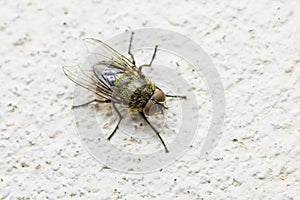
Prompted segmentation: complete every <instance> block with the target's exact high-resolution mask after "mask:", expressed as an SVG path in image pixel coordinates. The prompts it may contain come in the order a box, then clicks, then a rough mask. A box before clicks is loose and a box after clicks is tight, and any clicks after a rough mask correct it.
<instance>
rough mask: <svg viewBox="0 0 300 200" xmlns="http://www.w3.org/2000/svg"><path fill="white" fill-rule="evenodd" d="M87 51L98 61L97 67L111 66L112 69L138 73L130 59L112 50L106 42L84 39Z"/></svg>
mask: <svg viewBox="0 0 300 200" xmlns="http://www.w3.org/2000/svg"><path fill="white" fill-rule="evenodd" d="M84 41H85V43H86V46H87V50H88V52H89V53H90V54H92V55H94V56H95V57H96V59H97V61H98V62H97V63H95V64H97V65H99V64H100V65H101V64H102V65H110V66H111V67H114V68H117V69H121V70H123V71H127V72H131V73H138V68H137V67H136V66H135V65H134V64H133V63H132V61H130V60H129V59H128V58H126V57H125V56H123V55H122V54H120V53H119V52H117V51H116V50H114V49H113V48H111V47H110V46H109V45H107V44H105V43H104V42H102V41H100V40H97V39H94V38H86V39H84Z"/></svg>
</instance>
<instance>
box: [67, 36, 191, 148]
mask: <svg viewBox="0 0 300 200" xmlns="http://www.w3.org/2000/svg"><path fill="white" fill-rule="evenodd" d="M133 35H134V33H133V32H132V34H131V37H130V43H129V48H128V54H129V56H130V59H129V58H126V57H125V56H123V55H122V54H120V53H119V52H117V51H116V50H114V49H113V48H112V47H110V46H109V45H107V44H106V43H104V42H102V41H100V40H97V39H93V38H87V39H85V40H84V41H85V42H87V43H88V44H91V45H94V46H95V47H96V48H95V50H94V51H93V52H90V53H91V54H93V55H94V56H96V58H97V62H96V64H94V65H92V66H91V70H84V69H82V68H80V67H78V68H79V70H80V71H81V72H82V74H83V76H78V77H77V75H76V72H75V71H74V69H73V68H74V67H63V71H64V73H65V75H66V76H67V77H68V78H69V79H70V80H71V81H73V82H75V83H76V84H78V85H80V86H82V87H84V88H86V89H87V90H90V91H92V92H94V93H95V94H96V96H97V98H95V99H93V100H91V101H89V102H87V103H84V104H81V105H77V106H73V107H80V106H85V105H88V104H90V103H93V102H98V103H111V104H112V107H113V109H114V110H115V112H116V113H117V115H118V123H117V125H116V127H115V128H114V130H113V132H112V133H111V134H110V135H109V137H108V138H107V139H108V140H110V139H111V138H112V137H113V135H114V134H115V133H116V131H117V130H118V127H119V125H120V122H121V121H122V118H123V117H122V115H121V113H120V111H119V110H118V108H117V107H116V104H123V105H127V106H128V108H129V109H130V110H133V111H136V112H138V113H140V115H141V116H142V118H143V119H144V120H145V121H146V123H147V124H148V125H149V126H150V127H151V128H152V130H153V131H154V132H155V133H156V135H157V136H158V138H159V139H160V141H161V143H162V144H163V146H164V148H165V151H166V152H168V148H167V146H166V144H165V142H164V140H163V139H162V137H161V136H160V134H159V131H157V129H156V128H155V127H154V126H153V125H152V124H151V123H150V122H149V121H148V118H147V116H151V115H154V114H157V113H163V110H164V109H167V106H166V97H171V98H182V99H186V97H185V96H177V95H168V94H165V93H164V92H163V91H162V90H161V89H160V88H159V87H157V86H156V85H155V84H154V83H153V82H151V81H150V80H149V79H147V78H146V76H145V75H144V74H143V72H142V69H143V67H150V66H151V65H152V62H153V60H154V58H155V56H156V53H157V49H158V46H157V45H156V46H155V48H154V52H153V55H152V58H151V60H150V62H149V63H148V64H143V65H141V66H139V67H137V66H136V64H135V59H134V56H133V54H132V53H131V46H132V45H131V44H132V40H133Z"/></svg>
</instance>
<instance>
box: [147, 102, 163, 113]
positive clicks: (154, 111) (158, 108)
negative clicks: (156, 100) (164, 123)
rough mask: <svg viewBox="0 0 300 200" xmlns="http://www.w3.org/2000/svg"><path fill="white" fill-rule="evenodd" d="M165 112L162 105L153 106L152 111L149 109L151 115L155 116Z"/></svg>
mask: <svg viewBox="0 0 300 200" xmlns="http://www.w3.org/2000/svg"><path fill="white" fill-rule="evenodd" d="M162 110H163V106H162V105H160V104H153V105H152V106H151V107H150V109H149V112H148V113H149V115H154V114H157V113H160V112H162Z"/></svg>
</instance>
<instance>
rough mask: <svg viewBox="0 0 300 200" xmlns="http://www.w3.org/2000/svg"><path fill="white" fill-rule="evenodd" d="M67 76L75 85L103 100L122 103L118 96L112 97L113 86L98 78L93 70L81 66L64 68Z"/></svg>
mask: <svg viewBox="0 0 300 200" xmlns="http://www.w3.org/2000/svg"><path fill="white" fill-rule="evenodd" d="M63 71H64V73H65V75H66V76H67V77H68V78H69V79H70V80H71V81H73V82H74V83H76V84H78V85H80V86H81V87H83V88H85V89H88V90H89V91H91V92H94V93H95V94H96V95H98V96H99V97H100V98H102V99H109V100H112V101H115V102H120V101H122V100H121V99H118V97H117V96H114V97H112V89H111V86H110V85H108V84H107V83H106V82H105V81H103V80H101V79H99V78H97V77H96V75H95V73H94V71H93V70H84V69H82V68H81V67H80V66H78V65H77V66H64V67H63Z"/></svg>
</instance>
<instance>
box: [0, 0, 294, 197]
mask: <svg viewBox="0 0 300 200" xmlns="http://www.w3.org/2000/svg"><path fill="white" fill-rule="evenodd" d="M0 13H1V14H0V41H1V42H0V44H1V45H0V71H1V73H0V80H1V81H0V82H1V84H0V91H1V93H0V95H1V98H0V151H1V153H0V199H1V198H4V199H10V198H11V199H16V198H20V199H47V198H48V199H71V198H74V199H80V198H81V199H201V198H203V199H299V198H300V171H299V166H300V109H299V104H300V90H299V88H300V75H299V74H300V66H299V65H300V64H299V61H300V25H299V24H300V23H299V20H300V3H299V1H297V0H294V1H271V0H263V1H251V0H248V1H238V0H236V1H221V0H220V1H202V0H201V1H196V0H189V1H188V0H187V1H179V0H178V1H173V0H167V1H151V0H149V1H138V0H134V1H116V0H112V1H101V0H94V1H69V0H66V1H31V0H28V1H14V2H13V1H5V0H4V1H1V2H0ZM141 27H156V28H165V29H169V30H172V31H176V32H179V33H181V34H184V35H186V36H188V37H190V38H191V39H192V40H194V41H195V42H197V43H198V44H199V45H200V46H201V47H202V48H203V49H204V50H205V51H206V52H207V53H208V55H209V56H210V58H211V60H212V61H213V62H214V64H215V66H216V68H217V69H218V71H219V73H220V76H221V78H222V81H223V84H224V89H225V94H226V116H225V122H224V129H223V135H222V138H221V140H220V141H219V143H218V146H217V147H216V148H215V150H214V151H213V153H212V154H211V155H210V157H208V158H207V159H205V160H199V159H198V155H197V153H198V150H199V149H197V147H194V148H192V149H191V150H189V151H188V152H187V154H186V155H185V156H184V157H183V158H182V159H180V160H179V161H177V162H175V163H174V164H173V165H171V166H169V167H168V168H166V169H163V170H162V171H159V172H155V173H149V174H144V175H132V174H126V173H121V172H117V171H114V170H111V169H105V168H103V165H102V164H100V163H98V162H97V161H96V160H94V159H93V158H92V157H91V156H90V155H89V154H88V153H87V151H86V150H85V149H84V148H83V147H82V145H81V142H80V139H79V137H78V135H76V134H75V133H76V126H75V123H74V115H73V112H72V110H71V105H72V94H73V84H72V83H71V82H70V81H69V80H67V79H66V77H65V76H64V74H63V73H62V70H61V66H62V65H70V64H78V63H81V62H82V61H83V60H84V57H83V56H84V52H85V49H84V48H83V45H82V41H81V39H82V38H84V37H96V38H100V39H104V40H106V39H109V38H110V37H111V35H117V34H119V33H122V32H124V31H125V30H131V29H135V28H141Z"/></svg>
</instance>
